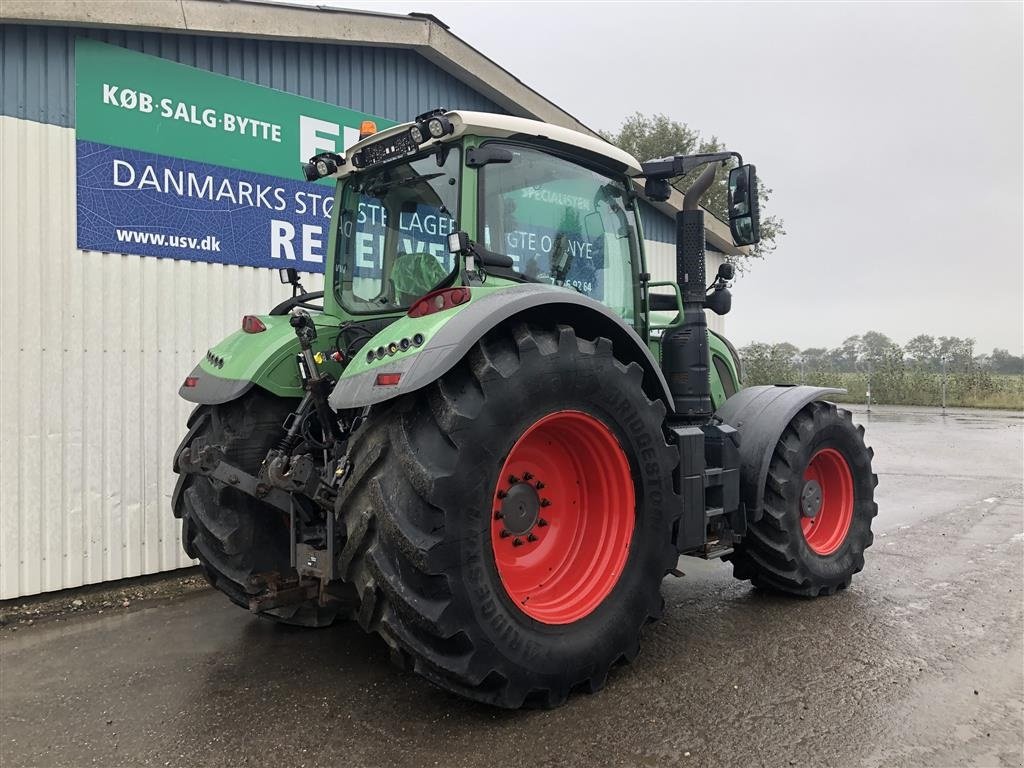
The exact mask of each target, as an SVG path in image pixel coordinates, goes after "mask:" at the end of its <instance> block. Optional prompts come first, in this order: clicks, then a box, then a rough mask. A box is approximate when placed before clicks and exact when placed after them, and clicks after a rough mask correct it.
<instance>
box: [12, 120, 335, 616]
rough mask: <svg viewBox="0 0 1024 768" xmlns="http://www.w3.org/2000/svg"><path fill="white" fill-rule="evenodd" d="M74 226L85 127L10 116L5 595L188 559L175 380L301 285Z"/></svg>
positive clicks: (183, 415)
mask: <svg viewBox="0 0 1024 768" xmlns="http://www.w3.org/2000/svg"><path fill="white" fill-rule="evenodd" d="M75 239H76V238H75V138H74V130H73V129H71V128H61V127H56V126H52V125H45V124H42V123H35V122H30V121H26V120H20V119H17V118H12V117H0V361H2V363H0V421H2V426H0V599H4V598H10V597H18V596H22V595H30V594H35V593H38V592H47V591H51V590H56V589H63V588H66V587H74V586H80V585H82V584H90V583H95V582H100V581H107V580H110V579H119V578H124V577H128V576H139V575H142V574H147V573H155V572H158V571H166V570H171V569H174V568H180V567H183V566H186V565H189V563H190V561H189V560H188V558H187V557H186V556H185V553H184V552H183V551H182V549H181V545H180V543H179V535H180V523H179V521H178V520H175V519H174V518H173V517H172V515H171V507H170V497H171V492H172V491H173V489H174V480H175V475H174V474H173V473H172V472H171V458H172V454H173V451H174V449H175V447H176V446H177V443H178V440H179V439H180V438H181V436H182V434H183V433H184V426H185V421H186V419H187V417H188V414H189V411H190V410H191V406H190V405H189V404H188V403H186V402H185V401H184V400H182V399H180V398H179V397H178V393H177V390H178V386H179V385H180V383H181V381H182V379H183V378H184V377H185V375H186V374H187V373H188V372H189V371H190V370H191V369H192V367H193V366H194V365H195V363H196V362H197V361H198V360H199V359H200V358H201V357H202V356H203V355H204V354H205V353H206V350H207V348H208V347H209V346H211V345H212V344H214V343H215V342H216V341H218V340H219V339H220V338H222V337H223V336H225V335H226V334H228V333H229V332H231V331H233V330H234V329H235V328H237V327H238V324H239V321H240V319H241V316H242V315H243V314H245V313H246V312H264V311H266V310H267V309H268V308H269V307H271V306H273V305H274V304H276V303H277V302H279V301H281V300H282V299H284V298H286V297H287V296H289V295H290V289H289V288H288V287H287V286H282V285H280V284H279V283H278V280H277V274H276V273H275V272H272V271H269V270H257V269H252V268H249V267H236V266H229V265H223V264H200V263H194V262H188V261H176V260H172V259H157V258H149V257H141V256H134V255H122V254H115V253H96V252H89V251H79V250H78V249H76V248H75ZM304 282H305V284H306V287H307V288H308V289H309V290H319V289H321V288H322V287H323V280H322V278H321V277H319V276H305V277H304Z"/></svg>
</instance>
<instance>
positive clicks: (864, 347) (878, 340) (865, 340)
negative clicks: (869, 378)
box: [860, 331, 896, 363]
mask: <svg viewBox="0 0 1024 768" xmlns="http://www.w3.org/2000/svg"><path fill="white" fill-rule="evenodd" d="M894 346H896V345H895V344H894V343H893V341H892V339H890V338H889V337H888V336H886V335H885V334H884V333H879V332H878V331H868V332H867V333H865V334H864V335H863V336H861V337H860V357H861V359H862V360H868V361H871V362H872V363H877V362H878V361H879V360H881V359H882V358H884V357H886V356H888V355H891V354H892V348H893V347H894Z"/></svg>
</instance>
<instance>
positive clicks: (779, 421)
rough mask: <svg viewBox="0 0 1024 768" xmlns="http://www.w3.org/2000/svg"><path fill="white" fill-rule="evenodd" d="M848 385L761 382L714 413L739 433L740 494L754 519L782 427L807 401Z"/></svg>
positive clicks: (735, 396)
mask: <svg viewBox="0 0 1024 768" xmlns="http://www.w3.org/2000/svg"><path fill="white" fill-rule="evenodd" d="M845 393H846V390H845V389H836V388H833V387H806V386H784V385H776V386H771V385H768V386H759V387H748V388H747V389H742V390H740V391H739V392H737V393H736V394H735V395H733V396H732V397H730V398H729V399H728V400H726V401H725V402H724V403H723V404H722V407H721V408H719V409H718V410H717V411H716V412H715V416H717V417H718V418H719V419H721V420H722V421H723V422H724V423H726V424H728V425H729V426H731V427H735V428H736V430H737V431H738V432H739V433H740V498H741V499H742V501H743V502H744V503H745V504H746V507H747V514H748V516H750V519H751V520H754V521H756V520H759V519H760V517H761V508H762V504H763V503H764V486H765V483H766V482H767V480H768V465H769V463H770V462H771V460H772V454H773V453H774V452H775V445H776V443H778V441H779V437H781V435H782V431H783V430H784V429H785V428H786V425H787V424H789V422H790V421H791V420H792V419H793V417H794V416H796V414H797V413H798V412H799V411H800V409H801V408H803V407H804V406H805V405H807V404H808V403H811V402H814V401H815V400H822V399H824V397H825V395H831V394H845Z"/></svg>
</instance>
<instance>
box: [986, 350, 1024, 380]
mask: <svg viewBox="0 0 1024 768" xmlns="http://www.w3.org/2000/svg"><path fill="white" fill-rule="evenodd" d="M987 363H988V367H989V368H990V369H991V370H992V372H993V373H1011V374H1017V375H1018V376H1019V375H1021V374H1024V357H1019V356H1018V355H1011V354H1010V352H1009V350H1006V349H1000V348H998V347H996V348H995V349H993V350H992V354H991V355H989V356H988V361H987Z"/></svg>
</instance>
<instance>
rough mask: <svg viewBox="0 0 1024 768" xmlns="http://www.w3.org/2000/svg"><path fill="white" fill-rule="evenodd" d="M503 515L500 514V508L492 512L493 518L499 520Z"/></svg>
mask: <svg viewBox="0 0 1024 768" xmlns="http://www.w3.org/2000/svg"><path fill="white" fill-rule="evenodd" d="M503 517H504V515H503V514H501V510H500V509H499V510H497V511H496V512H495V513H494V519H495V520H501V518H503Z"/></svg>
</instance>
